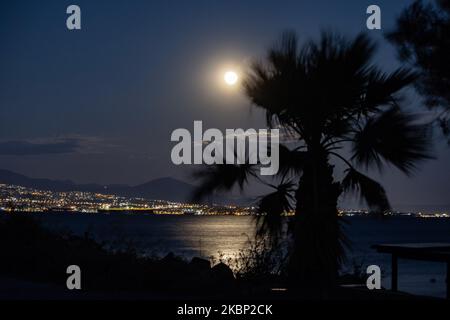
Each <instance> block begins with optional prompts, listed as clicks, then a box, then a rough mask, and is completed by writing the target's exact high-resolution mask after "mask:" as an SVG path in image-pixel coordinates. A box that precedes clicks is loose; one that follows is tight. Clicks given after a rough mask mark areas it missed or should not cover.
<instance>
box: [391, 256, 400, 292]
mask: <svg viewBox="0 0 450 320" xmlns="http://www.w3.org/2000/svg"><path fill="white" fill-rule="evenodd" d="M391 290H392V291H397V290H398V258H397V255H396V254H392V275H391Z"/></svg>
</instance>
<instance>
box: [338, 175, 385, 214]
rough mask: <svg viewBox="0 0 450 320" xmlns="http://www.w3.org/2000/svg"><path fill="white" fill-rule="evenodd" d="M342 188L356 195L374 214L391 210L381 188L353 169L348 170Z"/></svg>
mask: <svg viewBox="0 0 450 320" xmlns="http://www.w3.org/2000/svg"><path fill="white" fill-rule="evenodd" d="M342 188H343V190H344V191H345V192H353V193H357V194H358V196H359V198H360V199H362V200H364V201H365V202H366V203H367V205H368V206H369V208H370V209H371V210H372V211H374V212H378V213H384V212H385V211H387V210H389V209H390V208H391V206H390V204H389V200H388V198H387V196H386V192H385V190H384V188H383V186H382V185H381V184H379V183H378V182H376V181H375V180H372V179H371V178H369V177H368V176H366V175H364V174H362V173H361V172H359V171H356V170H355V169H348V171H347V174H346V176H345V177H344V179H343V180H342Z"/></svg>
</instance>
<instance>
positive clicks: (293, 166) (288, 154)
mask: <svg viewBox="0 0 450 320" xmlns="http://www.w3.org/2000/svg"><path fill="white" fill-rule="evenodd" d="M279 159H280V167H279V170H278V175H281V176H283V177H285V176H287V175H288V174H290V173H291V174H295V175H298V174H300V173H301V172H302V169H303V167H304V166H305V163H306V161H307V152H304V151H298V150H290V149H289V148H288V147H286V146H285V145H283V144H280V145H279Z"/></svg>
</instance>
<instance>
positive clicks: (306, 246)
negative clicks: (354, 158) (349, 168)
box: [289, 154, 342, 296]
mask: <svg viewBox="0 0 450 320" xmlns="http://www.w3.org/2000/svg"><path fill="white" fill-rule="evenodd" d="M312 160H313V161H311V162H310V163H309V164H307V166H306V167H305V168H304V170H303V174H302V177H301V178H300V181H299V187H298V189H297V192H296V201H297V206H296V212H295V230H294V248H293V253H292V256H291V263H290V269H289V274H290V278H291V284H292V285H293V286H294V287H295V288H296V289H300V290H301V291H303V292H307V293H308V294H316V295H319V296H323V294H324V293H325V294H326V293H327V292H328V291H329V289H331V288H333V287H334V286H335V284H336V280H337V274H338V268H339V258H340V257H341V255H342V250H341V243H340V230H339V221H338V211H337V201H338V197H339V195H340V193H341V189H340V185H339V183H336V182H334V179H333V166H331V165H330V164H329V163H328V157H327V156H326V154H319V155H317V156H315V157H312Z"/></svg>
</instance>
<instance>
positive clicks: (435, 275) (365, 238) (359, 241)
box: [41, 214, 450, 297]
mask: <svg viewBox="0 0 450 320" xmlns="http://www.w3.org/2000/svg"><path fill="white" fill-rule="evenodd" d="M41 218H42V220H43V221H44V223H45V224H47V225H48V226H49V227H50V228H52V229H58V230H70V231H72V232H74V233H76V234H83V233H85V232H91V233H92V234H94V235H95V237H96V238H97V239H99V240H106V241H110V242H113V243H115V245H120V244H124V243H128V242H131V243H132V244H133V245H134V246H135V247H137V248H138V249H139V250H141V251H142V252H143V253H146V254H157V255H163V254H166V253H167V252H170V251H172V252H174V253H177V254H180V255H184V256H186V257H188V258H189V257H193V256H203V257H210V256H217V255H218V253H219V252H222V253H223V254H224V255H227V256H232V255H233V254H235V253H236V252H237V251H238V250H239V249H242V248H245V247H246V244H247V243H248V239H249V238H252V237H253V236H254V232H255V228H254V223H253V220H252V218H251V217H234V216H152V215H145V216H137V215H134V216H130V215H82V214H45V215H42V217H41ZM346 222H347V223H346V224H345V229H346V234H347V236H348V238H349V239H350V241H351V242H352V250H351V251H349V258H348V263H347V265H348V268H351V266H352V265H353V263H356V264H362V265H363V266H364V267H366V266H367V265H370V264H377V265H379V266H380V267H381V269H382V272H383V286H385V287H386V288H389V287H390V257H389V256H388V255H382V254H378V253H376V252H374V250H373V249H371V248H370V247H371V245H374V244H379V243H408V242H449V243H450V219H418V218H413V217H393V218H389V219H377V218H368V217H349V218H346ZM399 289H400V290H403V291H406V292H411V293H416V294H425V295H433V296H438V297H445V265H444V264H440V263H428V262H419V261H407V260H405V261H403V260H400V264H399Z"/></svg>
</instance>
